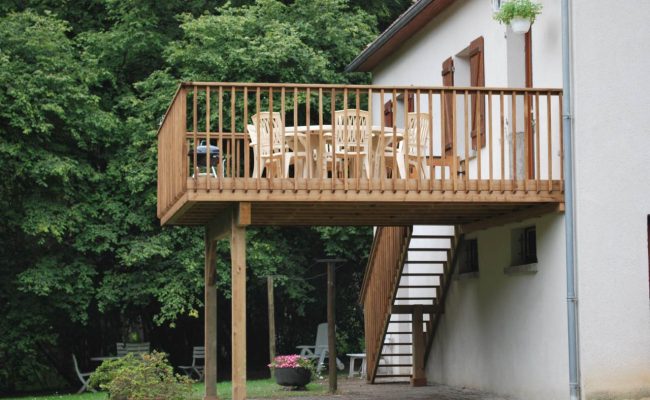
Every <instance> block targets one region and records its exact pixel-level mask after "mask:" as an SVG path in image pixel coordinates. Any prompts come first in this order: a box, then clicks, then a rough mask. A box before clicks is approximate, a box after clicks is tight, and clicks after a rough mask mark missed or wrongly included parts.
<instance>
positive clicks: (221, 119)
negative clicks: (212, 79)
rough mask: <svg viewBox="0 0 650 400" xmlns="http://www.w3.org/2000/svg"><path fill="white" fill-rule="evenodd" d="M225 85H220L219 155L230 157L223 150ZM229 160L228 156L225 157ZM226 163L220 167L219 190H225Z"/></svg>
mask: <svg viewBox="0 0 650 400" xmlns="http://www.w3.org/2000/svg"><path fill="white" fill-rule="evenodd" d="M223 144H224V141H223V86H221V85H219V146H218V147H219V157H221V158H224V157H228V154H227V153H226V152H225V151H223ZM225 159H226V160H227V158H225ZM223 165H224V163H221V166H220V167H219V168H218V169H219V172H218V175H219V191H220V192H221V191H223V178H224V177H225V175H226V174H225V171H224V170H223Z"/></svg>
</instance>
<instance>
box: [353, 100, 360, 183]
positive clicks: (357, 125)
mask: <svg viewBox="0 0 650 400" xmlns="http://www.w3.org/2000/svg"><path fill="white" fill-rule="evenodd" d="M354 97H355V100H356V104H355V110H356V111H355V113H356V118H355V124H354V125H355V127H354V128H355V129H354V136H355V137H356V141H355V142H356V151H357V156H356V157H354V159H355V173H356V175H357V193H359V192H360V190H361V189H360V186H359V185H360V182H361V170H362V167H361V151H362V146H361V122H360V121H359V118H360V115H359V113H360V109H359V108H360V107H361V101H360V100H361V99H360V97H361V94H360V92H359V89H357V90H356V91H355V93H354Z"/></svg>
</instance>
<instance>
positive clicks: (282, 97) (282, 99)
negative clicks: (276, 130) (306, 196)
mask: <svg viewBox="0 0 650 400" xmlns="http://www.w3.org/2000/svg"><path fill="white" fill-rule="evenodd" d="M285 96H286V93H285V87H284V86H282V87H281V88H280V119H281V120H282V127H281V128H280V129H281V134H282V141H281V143H282V162H283V163H285V162H287V161H286V160H285V158H284V157H285V154H284V152H285V151H286V149H285V147H286V143H287V136H286V135H287V133H286V128H285V126H286V124H287V118H286V116H285V109H284V102H285ZM293 137H294V138H295V137H296V135H294V136H293ZM297 155H298V153H297V152H296V148H295V147H294V148H293V180H294V182H295V180H296V172H297V168H296V166H297V159H298V158H297ZM284 171H286V168H285V166H284V165H282V180H281V181H280V182H281V186H282V193H284V181H285V179H288V178H289V174H286V175H285V174H284Z"/></svg>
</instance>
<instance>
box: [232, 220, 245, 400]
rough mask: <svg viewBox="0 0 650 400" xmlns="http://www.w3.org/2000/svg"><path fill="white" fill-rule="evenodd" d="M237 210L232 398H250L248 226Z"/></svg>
mask: <svg viewBox="0 0 650 400" xmlns="http://www.w3.org/2000/svg"><path fill="white" fill-rule="evenodd" d="M238 210H239V208H238V207H235V211H234V212H233V214H232V220H231V229H230V235H231V236H230V255H231V260H232V261H231V262H232V266H231V268H232V273H231V275H232V338H231V339H232V398H233V400H242V399H245V398H246V225H244V224H241V221H240V216H239V212H238Z"/></svg>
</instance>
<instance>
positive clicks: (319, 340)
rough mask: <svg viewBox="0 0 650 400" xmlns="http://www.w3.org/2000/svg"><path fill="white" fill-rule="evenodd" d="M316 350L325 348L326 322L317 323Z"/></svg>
mask: <svg viewBox="0 0 650 400" xmlns="http://www.w3.org/2000/svg"><path fill="white" fill-rule="evenodd" d="M314 345H315V346H316V351H318V349H319V348H327V322H323V323H322V324H318V330H317V331H316V343H315V344H314Z"/></svg>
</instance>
